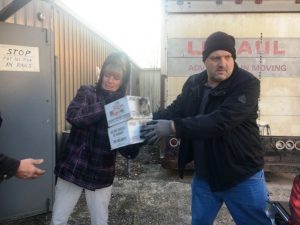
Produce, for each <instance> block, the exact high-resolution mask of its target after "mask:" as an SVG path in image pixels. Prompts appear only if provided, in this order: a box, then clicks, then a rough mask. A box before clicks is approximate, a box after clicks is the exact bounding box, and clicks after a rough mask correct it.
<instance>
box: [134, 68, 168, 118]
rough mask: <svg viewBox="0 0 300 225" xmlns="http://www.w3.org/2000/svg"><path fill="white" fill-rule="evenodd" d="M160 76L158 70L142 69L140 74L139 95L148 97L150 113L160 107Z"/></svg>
mask: <svg viewBox="0 0 300 225" xmlns="http://www.w3.org/2000/svg"><path fill="white" fill-rule="evenodd" d="M160 84H161V74H160V70H159V69H144V70H142V71H141V72H140V84H139V88H140V95H141V96H144V97H149V98H150V101H151V109H152V112H155V111H157V110H158V109H159V107H160V105H161V90H162V89H161V85H160Z"/></svg>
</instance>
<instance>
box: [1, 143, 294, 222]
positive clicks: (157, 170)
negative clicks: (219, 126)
mask: <svg viewBox="0 0 300 225" xmlns="http://www.w3.org/2000/svg"><path fill="white" fill-rule="evenodd" d="M160 162H161V159H160V158H159V151H158V149H155V148H147V147H143V148H142V149H141V152H140V154H139V156H138V157H137V158H136V159H134V160H130V161H127V160H125V159H123V158H122V157H121V156H118V158H117V174H116V178H115V181H114V185H113V192H112V199H111V203H110V207H109V211H110V213H109V225H170V224H172V225H188V224H190V220H191V216H190V197H191V193H190V181H191V178H192V171H187V173H186V176H185V178H184V179H183V180H182V179H179V178H178V176H177V171H172V170H166V169H164V168H162V167H161V165H160ZM294 176H295V175H294V174H266V179H267V187H268V190H269V193H270V197H271V199H272V200H274V201H286V202H287V201H288V199H289V195H290V190H291V186H292V181H293V178H294ZM50 219H51V213H46V214H42V215H37V216H33V217H29V218H24V219H18V220H14V221H7V222H5V223H0V225H48V224H50ZM88 224H90V220H89V213H88V210H87V207H86V203H85V199H84V195H82V196H81V198H80V200H79V202H78V204H77V206H76V208H75V209H74V212H73V214H72V215H71V218H70V220H69V222H68V225H88ZM233 224H234V222H233V220H232V218H231V216H230V214H229V213H228V210H227V208H226V207H225V206H223V207H222V209H221V211H220V212H219V214H218V216H217V218H216V221H215V223H214V225H233Z"/></svg>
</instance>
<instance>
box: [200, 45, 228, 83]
mask: <svg viewBox="0 0 300 225" xmlns="http://www.w3.org/2000/svg"><path fill="white" fill-rule="evenodd" d="M204 64H205V66H206V70H207V74H208V84H209V85H210V86H211V87H216V86H218V85H219V84H220V83H221V82H222V81H224V80H227V79H228V78H229V77H230V76H231V74H232V71H233V68H234V60H233V58H232V55H231V53H230V52H227V51H224V50H217V51H213V52H212V53H210V55H209V56H208V57H207V59H206V60H205V62H204Z"/></svg>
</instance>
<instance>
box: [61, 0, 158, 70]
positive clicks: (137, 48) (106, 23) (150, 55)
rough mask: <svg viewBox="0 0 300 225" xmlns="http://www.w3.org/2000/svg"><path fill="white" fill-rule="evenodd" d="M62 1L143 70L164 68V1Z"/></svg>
mask: <svg viewBox="0 0 300 225" xmlns="http://www.w3.org/2000/svg"><path fill="white" fill-rule="evenodd" d="M59 1H60V2H62V3H63V4H64V5H66V6H67V7H68V8H70V9H71V10H72V11H73V12H75V13H76V14H77V15H78V16H80V17H81V18H82V19H83V21H84V22H85V23H87V24H88V25H90V27H91V28H92V29H93V30H95V32H97V33H99V34H100V35H102V36H103V37H104V38H105V39H107V40H109V41H110V42H112V43H113V44H114V45H115V46H117V47H119V48H121V49H122V50H123V51H125V52H126V53H127V54H128V55H129V57H130V58H131V59H132V60H133V61H134V62H135V63H137V65H138V66H140V67H141V68H160V51H161V50H160V46H161V0H84V1H74V0H59ZM83 3H84V4H83Z"/></svg>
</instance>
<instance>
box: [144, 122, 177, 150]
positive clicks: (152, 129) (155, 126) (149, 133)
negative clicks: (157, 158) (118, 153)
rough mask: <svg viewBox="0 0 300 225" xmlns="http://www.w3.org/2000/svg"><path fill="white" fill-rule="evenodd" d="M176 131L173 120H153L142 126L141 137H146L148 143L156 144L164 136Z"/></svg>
mask: <svg viewBox="0 0 300 225" xmlns="http://www.w3.org/2000/svg"><path fill="white" fill-rule="evenodd" d="M174 133H175V128H174V122H173V121H172V120H152V121H150V122H148V123H147V124H146V125H144V126H142V127H141V138H144V139H146V143H147V144H150V145H151V144H156V143H157V142H158V141H159V140H160V139H161V138H162V137H165V136H170V135H172V134H174Z"/></svg>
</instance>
